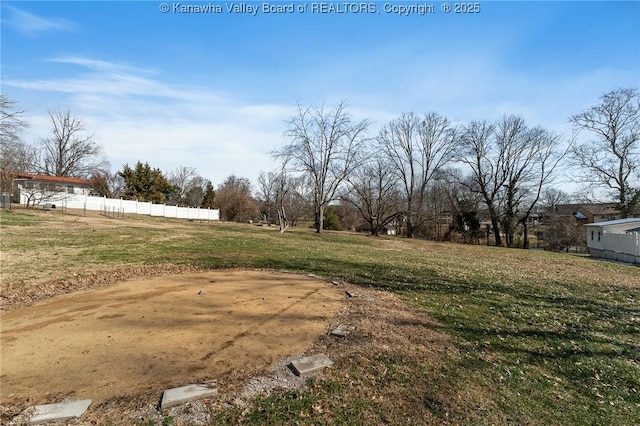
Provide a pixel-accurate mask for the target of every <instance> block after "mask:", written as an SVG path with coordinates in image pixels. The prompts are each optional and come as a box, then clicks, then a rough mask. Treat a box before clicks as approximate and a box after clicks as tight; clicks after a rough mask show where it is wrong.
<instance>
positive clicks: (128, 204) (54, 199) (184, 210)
mask: <svg viewBox="0 0 640 426" xmlns="http://www.w3.org/2000/svg"><path fill="white" fill-rule="evenodd" d="M32 199H33V196H32ZM32 199H31V202H33V201H32ZM36 199H37V200H38V203H37V204H44V203H51V204H56V206H57V207H58V206H59V207H63V208H68V209H87V210H93V211H105V210H106V211H111V210H116V211H120V212H122V213H133V214H144V215H147V216H159V217H173V218H178V219H195V220H220V210H218V209H203V208H193V207H177V206H167V205H165V204H153V203H148V202H142V201H135V200H123V199H121V198H120V199H118V198H106V197H93V196H90V195H80V194H55V195H52V196H44V197H36ZM28 200H30V198H29V194H26V193H24V192H22V191H21V192H20V203H21V204H25V205H26V204H27V201H28ZM44 200H46V201H44Z"/></svg>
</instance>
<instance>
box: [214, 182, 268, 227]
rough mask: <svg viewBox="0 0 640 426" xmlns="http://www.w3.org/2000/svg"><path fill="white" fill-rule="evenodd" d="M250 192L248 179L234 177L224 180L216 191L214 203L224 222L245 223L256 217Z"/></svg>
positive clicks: (255, 207) (256, 207)
mask: <svg viewBox="0 0 640 426" xmlns="http://www.w3.org/2000/svg"><path fill="white" fill-rule="evenodd" d="M251 192H252V191H251V182H250V181H249V179H247V178H241V177H237V176H235V175H231V176H229V177H227V178H226V179H225V181H224V182H223V183H222V185H220V186H219V187H218V190H217V191H216V202H217V205H218V207H219V208H220V214H221V215H222V217H223V218H224V220H228V221H236V222H246V221H249V220H253V219H255V218H256V216H258V214H259V210H258V206H257V205H256V203H255V200H254V199H253V198H252V197H251Z"/></svg>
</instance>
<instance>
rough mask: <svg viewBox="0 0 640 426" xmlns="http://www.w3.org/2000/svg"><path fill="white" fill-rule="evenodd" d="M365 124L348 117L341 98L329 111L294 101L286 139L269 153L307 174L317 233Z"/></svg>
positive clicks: (355, 158)
mask: <svg viewBox="0 0 640 426" xmlns="http://www.w3.org/2000/svg"><path fill="white" fill-rule="evenodd" d="M368 128H369V121H368V120H366V119H365V120H362V121H359V122H354V121H353V120H352V118H351V115H350V114H349V113H348V112H347V109H346V105H345V102H344V101H343V102H341V103H339V104H338V105H337V106H336V107H335V108H333V109H331V110H330V111H327V110H325V108H324V106H321V107H320V108H315V107H306V108H305V107H302V106H301V105H300V104H298V111H297V114H296V115H295V116H294V117H292V118H291V119H290V120H289V122H288V129H287V131H286V132H285V137H287V138H288V139H289V143H288V144H286V145H285V146H284V147H283V148H282V149H280V150H278V151H275V152H274V153H273V154H272V155H273V156H274V157H275V158H278V159H281V160H283V162H284V163H287V164H290V165H291V166H292V167H293V168H294V170H297V171H300V172H303V173H305V174H307V175H308V176H309V177H310V180H311V182H312V185H313V210H314V219H315V228H316V232H317V233H320V232H322V221H323V217H324V209H325V208H326V207H327V205H328V204H329V203H330V202H331V201H333V200H335V198H336V193H337V191H338V189H339V188H340V186H341V184H342V183H343V182H344V180H345V179H346V177H347V176H349V174H350V173H351V171H352V170H353V169H354V168H355V167H356V166H357V165H358V161H359V159H358V155H357V154H358V152H359V151H360V149H361V147H362V145H363V144H364V143H365V141H366V132H367V129H368Z"/></svg>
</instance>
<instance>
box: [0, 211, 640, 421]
mask: <svg viewBox="0 0 640 426" xmlns="http://www.w3.org/2000/svg"><path fill="white" fill-rule="evenodd" d="M0 226H1V231H0V232H1V234H0V238H1V256H0V260H1V261H2V266H1V268H2V296H3V303H4V302H6V301H9V300H14V299H12V297H13V296H15V295H18V294H32V295H35V296H34V298H36V299H37V294H36V293H37V292H39V291H41V292H44V293H47V292H49V293H51V294H55V291H50V290H51V289H52V288H54V287H56V286H58V287H59V286H64V285H66V286H70V288H74V287H73V286H74V282H88V281H90V280H91V277H94V276H97V274H100V273H104V272H109V271H126V270H133V269H136V268H138V270H140V271H141V272H140V273H144V271H145V270H146V269H145V268H149V269H148V270H149V271H151V270H153V268H161V267H163V266H164V267H166V266H172V267H177V268H180V267H197V268H230V267H246V268H264V269H275V270H287V271H301V272H305V273H315V274H318V275H323V276H330V277H335V278H338V279H343V280H345V281H348V282H351V283H354V284H358V285H361V286H365V287H373V288H377V289H382V290H385V291H389V292H393V293H394V294H397V295H400V296H401V297H402V298H403V300H405V302H406V308H407V309H417V310H419V311H420V312H423V313H425V314H426V315H428V316H429V317H430V318H432V319H433V322H432V325H431V327H432V328H433V330H434V331H437V332H439V333H442V334H444V335H446V336H448V338H449V339H450V340H451V342H452V344H453V346H454V348H452V350H450V351H448V350H444V351H443V352H442V354H441V355H440V356H438V357H437V358H435V359H428V360H427V359H424V357H422V355H421V352H420V351H410V350H407V349H406V348H405V347H394V346H388V347H385V348H384V349H382V350H377V351H375V352H371V353H367V354H366V356H363V357H361V358H359V359H358V360H354V361H353V362H352V363H349V364H347V365H345V366H344V368H341V369H339V368H334V369H332V370H331V371H329V372H328V373H327V374H326V375H325V376H323V378H322V379H317V380H314V381H312V382H310V383H309V386H308V387H307V389H306V390H304V391H300V392H296V391H288V392H282V393H276V394H274V395H271V396H268V397H264V398H260V399H257V400H256V401H255V402H254V403H253V405H251V406H250V407H249V409H244V408H242V409H241V408H234V407H231V408H227V409H225V410H222V411H219V412H217V413H215V423H214V424H225V423H226V424H236V423H246V424H268V423H269V424H278V423H280V424H285V423H289V424H293V423H295V424H345V423H347V424H381V423H388V424H425V423H435V424H445V423H448V424H616V425H632V424H640V297H639V295H640V269H639V268H637V267H633V266H628V265H621V264H614V263H609V262H601V261H595V260H592V259H589V258H585V257H579V256H573V255H565V254H556V253H547V252H540V251H524V250H507V249H498V248H492V247H483V246H464V245H456V244H447V243H434V242H428V241H417V240H407V239H403V238H398V237H379V238H373V237H366V236H364V235H357V234H350V233H325V234H322V235H316V234H314V233H313V232H312V230H309V229H292V230H291V231H288V232H287V233H285V234H279V233H278V232H277V228H274V227H271V228H269V227H257V226H250V225H235V224H224V223H215V224H214V223H201V222H189V221H184V220H169V219H159V218H148V217H143V216H134V215H131V216H127V218H126V220H124V221H122V220H115V219H103V218H99V217H97V216H95V217H86V218H85V217H83V216H80V215H74V214H72V213H70V214H61V213H60V212H39V211H24V210H14V211H11V212H1V213H0ZM113 276H114V277H118V276H119V275H118V274H113ZM74 280H75V281H74ZM47 294H48V293H47ZM16 297H17V296H16ZM12 303H13V302H12ZM424 344H425V345H427V344H430V343H429V342H425V343H424Z"/></svg>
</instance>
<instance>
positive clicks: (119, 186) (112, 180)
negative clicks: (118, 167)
mask: <svg viewBox="0 0 640 426" xmlns="http://www.w3.org/2000/svg"><path fill="white" fill-rule="evenodd" d="M89 180H90V181H91V192H92V193H94V194H96V195H99V196H101V197H107V198H116V197H120V196H122V195H124V192H125V190H124V189H125V182H124V179H123V177H122V176H120V175H119V174H118V173H112V172H110V171H99V172H96V173H94V174H93V175H91V178H90V179H89Z"/></svg>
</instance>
